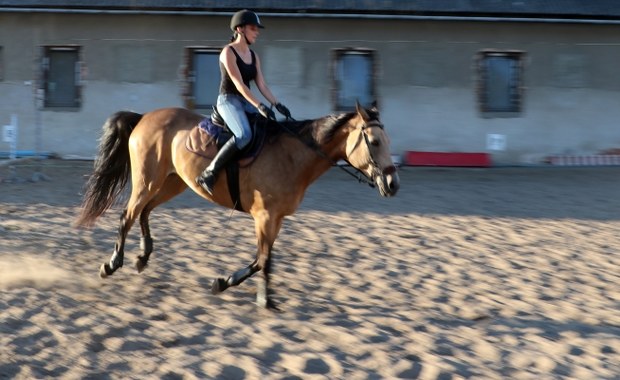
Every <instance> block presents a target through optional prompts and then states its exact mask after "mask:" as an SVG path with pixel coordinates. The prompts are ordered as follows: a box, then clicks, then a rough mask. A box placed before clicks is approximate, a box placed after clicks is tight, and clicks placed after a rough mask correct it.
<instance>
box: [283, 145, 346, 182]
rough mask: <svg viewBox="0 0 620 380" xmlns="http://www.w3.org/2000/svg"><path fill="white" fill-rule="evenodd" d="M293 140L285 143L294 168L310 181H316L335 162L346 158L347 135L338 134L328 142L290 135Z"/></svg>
mask: <svg viewBox="0 0 620 380" xmlns="http://www.w3.org/2000/svg"><path fill="white" fill-rule="evenodd" d="M290 138H291V139H292V141H290V140H289V141H286V142H285V143H284V144H285V145H286V148H287V149H288V150H289V157H291V158H292V160H291V161H292V164H293V169H294V170H295V171H298V172H299V173H300V175H301V176H302V177H303V178H305V179H306V181H308V184H310V183H312V182H314V181H315V180H316V179H317V178H319V177H320V176H321V175H323V174H324V173H325V172H326V171H328V170H329V169H330V168H331V167H332V165H333V164H335V163H336V162H337V161H338V160H340V159H342V158H344V152H345V149H344V141H345V140H346V137H342V136H337V137H334V138H333V139H331V140H330V141H329V142H328V143H324V144H319V143H318V142H316V141H314V140H312V141H307V140H306V141H302V140H301V139H300V138H297V137H290Z"/></svg>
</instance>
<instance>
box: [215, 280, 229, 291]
mask: <svg viewBox="0 0 620 380" xmlns="http://www.w3.org/2000/svg"><path fill="white" fill-rule="evenodd" d="M226 289H228V284H227V283H226V280H224V279H223V278H218V279H215V280H213V285H211V294H219V293H221V292H223V291H224V290H226Z"/></svg>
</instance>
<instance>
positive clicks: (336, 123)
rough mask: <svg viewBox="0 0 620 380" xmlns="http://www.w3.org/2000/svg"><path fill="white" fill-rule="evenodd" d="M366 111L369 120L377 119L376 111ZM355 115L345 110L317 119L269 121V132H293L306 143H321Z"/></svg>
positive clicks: (279, 133)
mask: <svg viewBox="0 0 620 380" xmlns="http://www.w3.org/2000/svg"><path fill="white" fill-rule="evenodd" d="M366 113H368V116H369V117H370V120H378V119H379V114H378V113H377V112H374V111H371V110H366ZM355 115H357V112H347V113H340V114H331V115H327V116H324V117H321V118H318V119H308V120H299V121H281V122H279V123H270V127H271V128H270V129H272V132H271V133H270V134H271V135H272V136H273V137H276V136H280V135H281V134H282V133H285V134H294V135H296V136H298V137H299V138H301V139H302V140H303V141H305V142H307V143H310V144H313V145H322V144H325V143H328V142H329V141H331V139H332V138H333V137H334V135H335V134H336V132H337V131H338V130H339V129H340V128H341V127H342V126H343V125H345V124H346V123H348V122H349V121H350V120H351V119H352V118H353V117H355Z"/></svg>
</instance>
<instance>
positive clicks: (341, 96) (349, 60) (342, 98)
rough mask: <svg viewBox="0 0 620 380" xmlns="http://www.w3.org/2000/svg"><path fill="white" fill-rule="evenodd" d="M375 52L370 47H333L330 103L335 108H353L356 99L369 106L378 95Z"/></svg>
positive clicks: (345, 109)
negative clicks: (376, 89)
mask: <svg viewBox="0 0 620 380" xmlns="http://www.w3.org/2000/svg"><path fill="white" fill-rule="evenodd" d="M375 55H376V54H375V51H374V50H369V49H335V50H332V66H333V68H332V76H333V77H332V84H333V90H332V104H333V105H334V108H335V110H336V111H352V110H354V109H355V102H356V101H359V102H360V104H362V105H363V106H370V105H371V104H372V102H374V101H375V100H376V99H377V96H376V91H375V88H376V87H375V77H376V75H375V74H376V62H375Z"/></svg>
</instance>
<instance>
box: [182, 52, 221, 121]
mask: <svg viewBox="0 0 620 380" xmlns="http://www.w3.org/2000/svg"><path fill="white" fill-rule="evenodd" d="M220 51H221V49H220V48H201V47H193V48H187V49H186V67H187V70H186V73H185V80H186V85H187V88H186V89H185V91H184V97H185V106H186V107H187V108H190V109H194V108H204V109H206V108H211V107H212V106H213V105H214V104H215V102H216V100H217V95H218V93H219V86H220V64H219V58H220Z"/></svg>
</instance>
